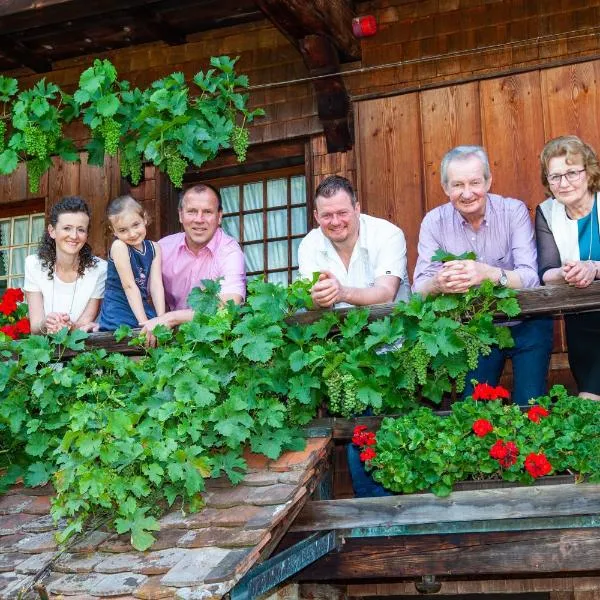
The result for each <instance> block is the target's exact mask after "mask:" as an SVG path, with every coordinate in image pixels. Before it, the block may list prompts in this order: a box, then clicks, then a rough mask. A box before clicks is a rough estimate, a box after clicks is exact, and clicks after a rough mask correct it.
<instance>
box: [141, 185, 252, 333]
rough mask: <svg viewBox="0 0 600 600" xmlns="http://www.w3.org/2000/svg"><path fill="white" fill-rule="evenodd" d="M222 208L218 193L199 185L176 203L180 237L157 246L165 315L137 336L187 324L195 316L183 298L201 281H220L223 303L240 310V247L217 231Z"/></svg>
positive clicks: (242, 267) (242, 291) (242, 284)
mask: <svg viewBox="0 0 600 600" xmlns="http://www.w3.org/2000/svg"><path fill="white" fill-rule="evenodd" d="M222 217H223V206H222V204H221V198H220V196H219V193H218V192H217V191H216V190H215V189H213V188H212V187H210V186H208V185H204V184H199V185H195V186H194V187H191V188H189V189H188V190H186V192H185V193H184V194H183V197H182V198H181V200H180V202H179V222H180V223H181V225H182V226H183V232H181V233H175V234H173V235H169V236H167V237H165V238H163V239H162V240H160V241H159V242H158V243H159V244H160V249H161V251H162V276H163V283H164V287H165V298H166V301H167V306H168V308H169V312H167V313H165V314H164V315H162V316H160V317H156V318H154V319H150V320H149V321H146V323H144V326H143V328H142V333H149V332H151V331H152V330H153V329H154V327H156V326H157V325H159V324H160V325H166V326H167V327H174V326H175V325H179V324H181V323H185V322H186V321H191V320H192V318H193V316H194V311H193V310H192V309H191V308H188V304H187V298H188V296H189V294H190V292H191V291H192V289H193V288H194V287H197V286H199V285H200V282H201V281H202V280H203V279H220V280H221V293H220V297H221V300H222V301H223V302H227V301H228V300H233V301H234V302H235V303H237V304H239V303H241V302H243V301H244V298H245V297H246V269H245V265H244V254H243V252H242V249H241V248H240V245H239V244H238V243H237V241H236V240H234V239H233V238H232V237H230V236H229V235H227V234H226V233H225V232H224V231H223V230H222V229H221V227H220V225H221V219H222Z"/></svg>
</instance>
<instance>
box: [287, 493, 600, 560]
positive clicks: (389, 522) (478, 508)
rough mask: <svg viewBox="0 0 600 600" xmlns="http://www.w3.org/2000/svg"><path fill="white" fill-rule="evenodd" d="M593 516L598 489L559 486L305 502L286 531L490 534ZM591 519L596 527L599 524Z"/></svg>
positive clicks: (598, 506)
mask: <svg viewBox="0 0 600 600" xmlns="http://www.w3.org/2000/svg"><path fill="white" fill-rule="evenodd" d="M492 483H493V482H492ZM598 514H600V485H595V484H585V483H581V484H575V483H565V484H561V485H537V486H535V487H534V486H523V487H502V488H498V489H480V490H469V491H462V492H460V491H459V492H453V493H452V494H451V495H450V496H447V497H445V498H439V497H438V496H435V495H434V494H408V495H397V496H387V497H383V498H357V499H354V498H353V499H343V500H321V501H315V502H309V503H308V504H307V505H306V506H305V507H304V508H303V510H302V512H301V513H300V515H298V518H297V519H296V520H295V521H294V523H293V525H292V527H291V528H290V531H296V532H297V531H309V532H313V531H328V530H336V531H339V532H340V533H341V534H342V535H345V536H351V537H376V536H377V535H396V533H395V532H394V529H395V528H397V529H398V533H399V534H403V533H404V530H403V529H401V528H406V527H407V526H419V527H421V526H423V525H427V524H429V525H431V526H432V528H431V529H430V530H429V531H430V532H431V533H441V532H442V531H441V530H443V532H447V531H451V532H453V533H456V532H465V531H472V529H469V528H471V527H476V530H478V531H481V530H487V531H495V530H496V528H500V530H503V529H507V528H506V527H505V526H504V523H505V522H506V521H511V522H514V525H515V526H516V527H518V528H520V529H523V530H524V529H529V527H528V526H527V524H528V522H529V521H530V520H531V521H532V524H533V525H535V523H533V521H534V520H535V519H540V518H543V519H544V520H549V519H557V518H559V517H564V519H563V520H562V521H561V525H562V526H563V527H567V526H568V522H567V521H568V519H571V521H572V523H573V524H575V525H577V526H579V523H580V520H579V517H583V516H592V517H596V515H598ZM596 520H597V525H600V519H596ZM482 523H483V524H485V527H483V528H482V527H481V526H480V524H482ZM461 528H462V530H461ZM534 528H535V529H539V527H533V526H532V527H531V529H534ZM552 528H554V527H552ZM384 529H385V530H386V532H385V533H384V532H383V530H384ZM599 568H600V565H599Z"/></svg>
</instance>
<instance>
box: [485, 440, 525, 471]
mask: <svg viewBox="0 0 600 600" xmlns="http://www.w3.org/2000/svg"><path fill="white" fill-rule="evenodd" d="M490 456H491V457H492V458H495V459H496V460H497V461H498V462H499V463H500V466H501V467H503V468H504V469H508V467H511V466H512V465H514V464H515V463H516V462H517V456H519V449H518V448H517V445H516V444H515V443H514V442H504V441H503V440H498V441H497V442H496V443H495V444H494V445H493V446H492V447H491V448H490Z"/></svg>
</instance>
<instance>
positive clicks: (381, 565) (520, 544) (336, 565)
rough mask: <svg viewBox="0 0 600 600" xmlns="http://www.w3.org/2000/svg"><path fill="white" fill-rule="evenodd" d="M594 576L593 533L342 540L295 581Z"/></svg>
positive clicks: (597, 549) (597, 563) (599, 547)
mask: <svg viewBox="0 0 600 600" xmlns="http://www.w3.org/2000/svg"><path fill="white" fill-rule="evenodd" d="M599 572H600V537H599V536H598V531H597V530H595V529H571V530H568V529H563V530H541V531H515V532H497V533H487V534H479V533H472V534H463V535H422V536H405V537H399V538H394V537H391V538H366V539H353V538H351V539H346V540H345V544H344V545H343V546H342V548H341V550H340V551H339V552H332V553H330V554H328V555H327V556H325V557H323V558H322V559H321V560H319V561H318V562H317V563H315V564H313V565H311V566H309V567H307V568H306V569H305V570H304V571H302V572H301V573H300V575H299V576H298V577H297V580H298V581H333V580H341V579H345V580H347V581H353V580H354V581H357V580H361V579H384V580H385V579H387V580H389V579H395V580H400V579H414V578H418V577H421V576H423V575H436V576H438V577H440V576H441V577H443V578H444V579H445V578H452V577H460V576H469V577H472V576H483V575H487V576H488V578H490V577H504V576H507V575H510V576H528V577H539V576H541V575H552V576H554V577H558V576H559V574H560V575H561V576H565V575H576V574H579V575H582V574H585V575H586V576H594V575H595V574H598V573H599Z"/></svg>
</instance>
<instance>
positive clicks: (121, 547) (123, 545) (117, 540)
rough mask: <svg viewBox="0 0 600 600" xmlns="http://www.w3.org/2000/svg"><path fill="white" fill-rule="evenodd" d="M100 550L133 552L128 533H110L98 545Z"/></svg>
mask: <svg viewBox="0 0 600 600" xmlns="http://www.w3.org/2000/svg"><path fill="white" fill-rule="evenodd" d="M98 550H100V551H101V552H135V548H134V547H133V546H132V545H131V541H130V536H128V535H125V534H123V535H116V534H115V535H111V536H110V537H109V538H108V539H107V540H106V541H104V542H102V543H101V544H100V545H99V546H98Z"/></svg>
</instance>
